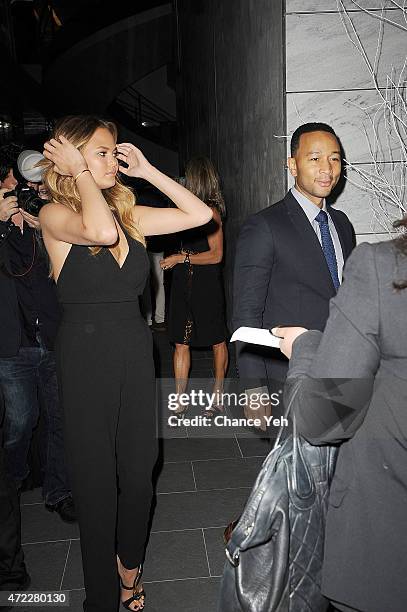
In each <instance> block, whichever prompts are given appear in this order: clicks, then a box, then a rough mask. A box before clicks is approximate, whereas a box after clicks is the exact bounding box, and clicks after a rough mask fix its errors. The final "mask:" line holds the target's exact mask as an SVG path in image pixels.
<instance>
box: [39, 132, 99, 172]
mask: <svg viewBox="0 0 407 612" xmlns="http://www.w3.org/2000/svg"><path fill="white" fill-rule="evenodd" d="M44 157H46V158H47V159H49V160H50V161H51V162H52V163H53V164H54V170H55V172H57V173H58V174H62V175H64V176H76V175H77V174H78V173H79V172H81V171H82V170H85V169H87V167H88V165H87V163H86V161H85V158H84V157H83V155H82V153H81V152H80V151H79V149H77V148H76V147H75V146H74V145H73V144H71V143H70V142H69V140H68V139H67V138H65V136H60V137H59V140H56V139H55V138H51V140H49V141H48V142H46V143H45V144H44Z"/></svg>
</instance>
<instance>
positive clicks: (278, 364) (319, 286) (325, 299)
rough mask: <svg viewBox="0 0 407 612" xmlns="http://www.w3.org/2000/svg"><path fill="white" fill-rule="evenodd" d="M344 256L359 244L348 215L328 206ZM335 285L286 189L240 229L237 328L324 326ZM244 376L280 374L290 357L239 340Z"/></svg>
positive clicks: (308, 226)
mask: <svg viewBox="0 0 407 612" xmlns="http://www.w3.org/2000/svg"><path fill="white" fill-rule="evenodd" d="M329 214H330V216H331V219H332V221H333V223H334V225H335V228H336V230H337V232H338V236H339V240H340V243H341V247H342V253H343V257H344V260H345V261H346V259H347V257H348V256H349V255H350V253H351V251H352V249H353V248H354V246H355V243H356V241H355V233H354V230H353V226H352V224H351V222H350V221H349V219H348V217H347V216H346V215H345V213H343V212H342V211H340V210H336V209H334V208H329ZM335 293H336V291H335V288H334V285H333V283H332V278H331V275H330V272H329V268H328V265H327V263H326V259H325V256H324V253H323V251H322V248H321V244H320V242H319V240H318V237H317V235H316V233H315V231H314V229H313V227H312V226H311V224H310V222H309V220H308V218H307V216H306V214H305V213H304V211H303V209H302V208H301V206H300V205H299V203H298V202H297V200H296V199H295V198H294V196H293V195H292V194H291V192H288V193H287V195H286V196H285V197H284V199H283V200H281V201H280V202H277V203H276V204H273V205H272V206H269V207H268V208H265V209H264V210H261V211H260V212H258V213H256V214H254V215H251V216H250V217H249V218H248V219H247V221H246V222H245V224H244V225H243V227H242V230H241V232H240V235H239V239H238V243H237V247H236V256H235V271H234V286H233V329H234V330H235V329H237V328H238V327H241V326H247V327H262V328H268V329H271V328H272V327H275V326H276V325H287V326H290V325H295V326H300V327H306V328H307V329H318V330H321V331H322V330H323V329H324V327H325V323H326V321H327V319H328V314H329V301H330V299H331V298H332V297H333V296H334V295H335ZM237 361H238V370H239V376H240V378H246V379H248V378H250V379H259V378H260V379H263V380H267V379H270V377H271V378H273V377H275V378H282V377H283V376H284V375H285V372H286V369H287V362H284V361H282V357H281V353H280V351H278V350H277V349H275V350H273V349H268V348H267V349H264V348H262V347H256V346H255V345H250V344H243V345H242V344H241V343H239V348H238V357H237Z"/></svg>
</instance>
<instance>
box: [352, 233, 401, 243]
mask: <svg viewBox="0 0 407 612" xmlns="http://www.w3.org/2000/svg"><path fill="white" fill-rule="evenodd" d="M393 238H397V235H396V234H388V233H386V234H359V235H357V236H356V244H362V242H370V244H372V243H375V242H384V241H385V240H392V239H393Z"/></svg>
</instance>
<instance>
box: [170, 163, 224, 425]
mask: <svg viewBox="0 0 407 612" xmlns="http://www.w3.org/2000/svg"><path fill="white" fill-rule="evenodd" d="M219 182H220V181H219V175H218V173H217V171H216V169H215V167H214V165H213V164H212V162H211V161H210V160H209V159H208V158H206V157H197V158H193V159H191V160H189V162H188V163H187V165H186V170H185V187H186V188H187V189H188V190H189V191H191V192H192V193H194V194H195V195H196V196H197V197H198V198H200V199H201V200H202V201H203V202H206V204H207V205H208V206H210V207H211V208H212V210H213V219H212V220H211V221H210V222H209V223H207V224H206V225H204V226H202V227H199V228H195V229H192V230H188V231H185V232H182V233H181V234H180V240H181V250H180V253H177V254H175V255H171V256H169V257H167V258H165V259H163V260H162V262H161V267H162V268H163V269H164V270H168V269H169V268H173V275H172V283H171V299H170V309H169V337H170V340H171V342H173V343H174V344H175V351H174V375H175V384H176V392H177V393H178V394H180V393H183V392H184V391H185V389H186V386H187V381H188V375H189V370H190V367H191V355H190V347H191V346H192V347H206V346H211V347H212V349H213V362H214V372H215V383H214V389H213V392H214V393H215V394H218V399H217V400H215V403H214V405H213V406H212V407H211V408H210V409H207V410H206V411H205V416H207V417H209V418H210V417H213V416H215V415H216V414H217V413H218V412H221V411H222V404H221V400H220V394H221V393H222V391H223V382H224V378H225V374H226V369H227V365H228V350H227V346H226V336H227V332H226V324H225V306H224V290H223V279H222V268H221V262H222V258H223V231H222V217H223V216H224V214H225V204H224V201H223V197H222V194H221V191H220V184H219ZM187 409H188V408H185V407H182V406H179V407H178V408H177V410H176V411H175V414H178V415H179V416H182V415H183V414H184V413H185V412H186V410H187Z"/></svg>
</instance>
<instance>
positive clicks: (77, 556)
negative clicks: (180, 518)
mask: <svg viewBox="0 0 407 612" xmlns="http://www.w3.org/2000/svg"><path fill="white" fill-rule="evenodd" d="M208 575H209V570H208V564H207V559H206V552H205V545H204V541H203V535H202V530H201V529H196V530H187V531H174V532H159V533H152V534H151V537H150V541H149V544H148V549H147V556H146V561H145V567H144V574H143V578H144V580H145V581H146V582H151V581H158V580H173V579H181V578H194V577H202V576H208ZM81 587H83V572H82V559H81V552H80V544H79V541H73V542H72V544H71V548H70V551H69V556H68V560H67V564H66V569H65V575H64V581H63V589H78V588H81Z"/></svg>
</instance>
